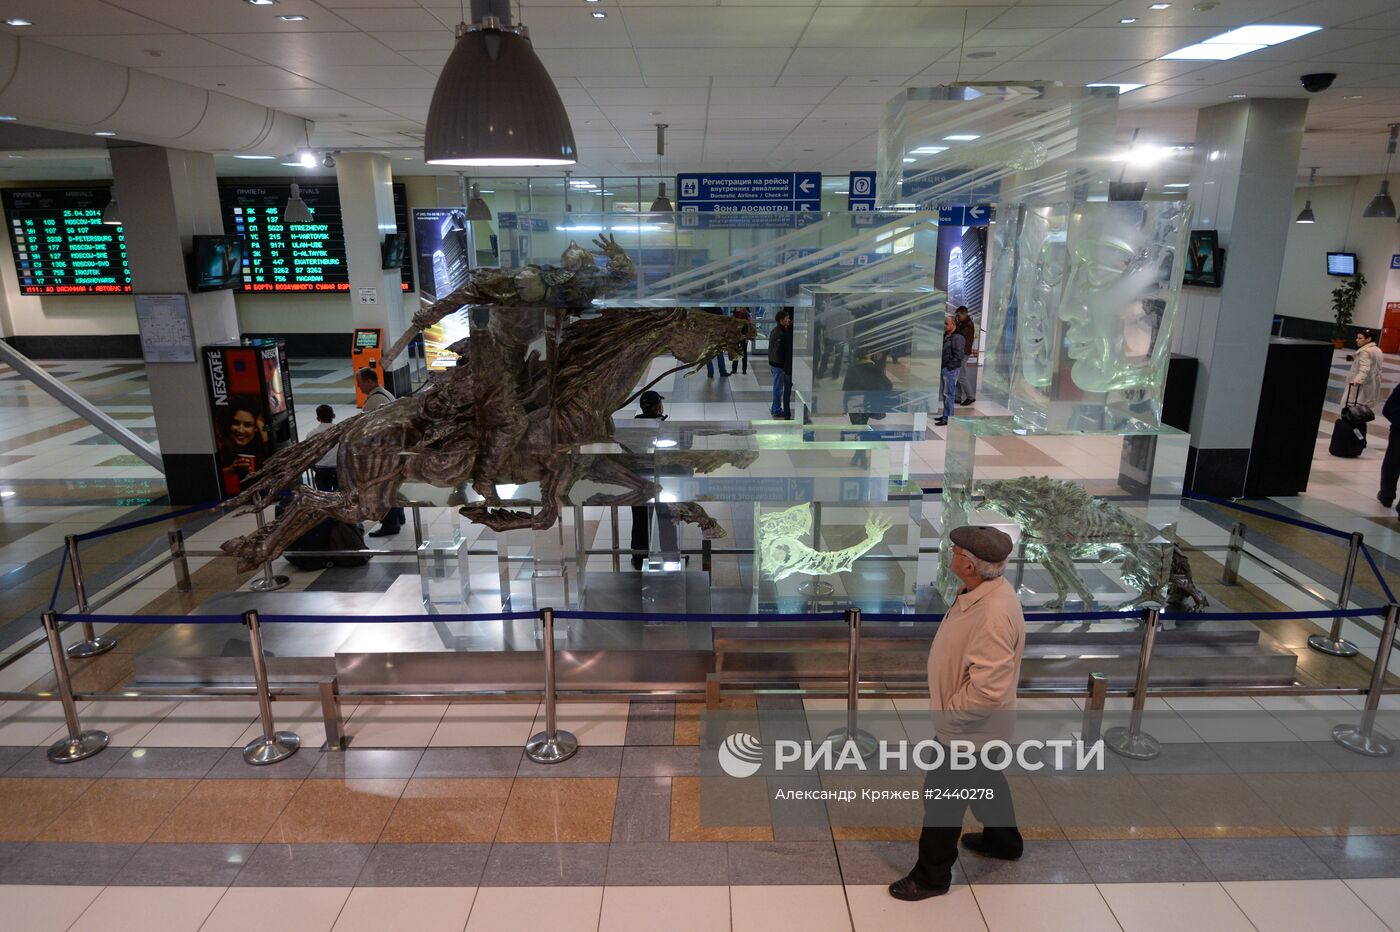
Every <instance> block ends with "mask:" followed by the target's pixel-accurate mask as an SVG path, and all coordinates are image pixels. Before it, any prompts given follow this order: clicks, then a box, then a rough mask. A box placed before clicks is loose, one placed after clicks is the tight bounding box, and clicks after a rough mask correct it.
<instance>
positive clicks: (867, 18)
mask: <svg viewBox="0 0 1400 932" xmlns="http://www.w3.org/2000/svg"><path fill="white" fill-rule="evenodd" d="M997 12H999V11H996V10H991V9H987V8H964V7H937V8H930V7H894V8H889V9H881V10H878V11H867V10H864V9H861V8H859V7H830V8H828V7H821V8H819V9H818V10H817V11H816V13H815V14H814V15H813V16H812V21H811V23H810V24H808V26H807V30H806V32H804V33H803V34H802V44H803V45H804V46H807V45H810V46H827V47H832V48H836V47H840V46H843V45H846V44H847V43H848V42H850V40H851V37H852V36H859V37H860V42H861V43H862V44H863V45H866V46H872V47H886V46H888V47H918V46H956V45H957V44H958V43H960V42H961V41H962V38H963V31H964V29H966V30H967V33H968V34H969V35H971V34H972V33H973V32H975V31H976V30H978V29H980V28H982V27H983V26H986V25H987V24H988V23H990V22H991V21H992V20H993V19H994V18H995V16H996V13H997ZM964 13H966V15H967V19H966V22H964V19H963V15H964Z"/></svg>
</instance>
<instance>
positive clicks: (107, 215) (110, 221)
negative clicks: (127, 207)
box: [102, 191, 122, 227]
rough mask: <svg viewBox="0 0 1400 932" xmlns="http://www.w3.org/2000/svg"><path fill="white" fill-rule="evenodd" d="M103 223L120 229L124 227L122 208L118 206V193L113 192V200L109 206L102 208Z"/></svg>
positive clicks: (108, 203)
mask: <svg viewBox="0 0 1400 932" xmlns="http://www.w3.org/2000/svg"><path fill="white" fill-rule="evenodd" d="M102 222H103V223H104V224H106V225H107V226H109V227H119V226H121V225H122V216H121V208H120V207H118V206H117V192H116V191H113V192H112V199H111V200H110V201H108V202H107V206H106V207H104V208H102Z"/></svg>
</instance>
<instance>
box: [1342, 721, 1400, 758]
mask: <svg viewBox="0 0 1400 932" xmlns="http://www.w3.org/2000/svg"><path fill="white" fill-rule="evenodd" d="M1332 740H1333V741H1335V742H1337V743H1338V744H1340V745H1341V746H1342V747H1344V748H1346V749H1347V750H1348V751H1354V752H1356V753H1357V754H1362V755H1365V756H1366V757H1389V756H1390V755H1391V754H1394V753H1395V747H1394V746H1393V745H1392V744H1391V743H1390V742H1389V741H1387V740H1386V739H1385V738H1383V737H1382V736H1380V735H1378V734H1376V733H1375V732H1374V731H1363V730H1362V729H1360V728H1357V727H1356V726H1355V725H1338V726H1337V727H1336V728H1333V729H1332Z"/></svg>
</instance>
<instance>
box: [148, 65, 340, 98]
mask: <svg viewBox="0 0 1400 932" xmlns="http://www.w3.org/2000/svg"><path fill="white" fill-rule="evenodd" d="M143 70H146V71H149V72H151V73H152V74H158V75H162V76H164V77H167V78H170V79H171V80H174V81H183V82H184V83H186V84H193V85H195V86H196V87H207V88H209V89H211V90H219V91H223V92H224V93H227V94H233V95H234V96H235V97H237V96H239V92H240V91H243V90H261V89H264V88H273V87H315V86H316V83H315V82H314V81H312V80H311V79H310V78H303V77H302V76H301V75H296V74H292V73H291V72H290V71H283V70H282V69H281V68H274V67H272V66H271V65H254V66H252V67H248V68H146V69H143Z"/></svg>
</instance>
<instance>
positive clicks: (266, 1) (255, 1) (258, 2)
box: [243, 0, 277, 6]
mask: <svg viewBox="0 0 1400 932" xmlns="http://www.w3.org/2000/svg"><path fill="white" fill-rule="evenodd" d="M243 2H244V3H246V4H248V5H249V6H272V5H273V4H274V3H276V2H277V0H243Z"/></svg>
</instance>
